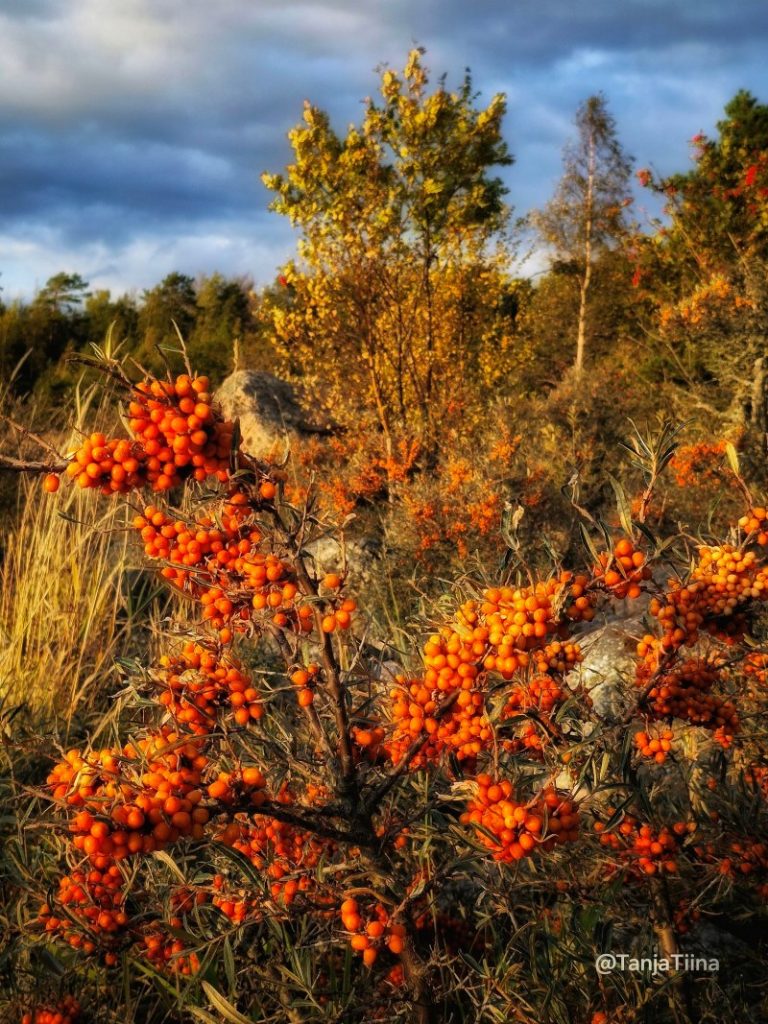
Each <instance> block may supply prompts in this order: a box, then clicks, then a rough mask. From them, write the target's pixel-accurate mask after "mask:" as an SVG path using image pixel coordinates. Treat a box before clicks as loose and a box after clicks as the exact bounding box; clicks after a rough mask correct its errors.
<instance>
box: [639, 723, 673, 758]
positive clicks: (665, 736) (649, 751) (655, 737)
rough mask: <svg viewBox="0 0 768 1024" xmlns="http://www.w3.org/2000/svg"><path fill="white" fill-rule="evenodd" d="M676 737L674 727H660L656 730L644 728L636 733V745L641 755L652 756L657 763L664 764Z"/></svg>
mask: <svg viewBox="0 0 768 1024" xmlns="http://www.w3.org/2000/svg"><path fill="white" fill-rule="evenodd" d="M674 738H675V734H674V732H673V730H672V729H659V730H657V731H656V732H647V731H645V730H642V731H640V732H636V733H635V746H636V747H637V749H638V751H639V752H640V755H641V757H648V758H652V759H653V760H654V761H655V762H656V764H664V762H665V761H666V760H667V755H668V754H669V752H670V751H671V750H672V741H673V740H674Z"/></svg>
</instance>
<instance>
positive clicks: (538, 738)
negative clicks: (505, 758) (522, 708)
mask: <svg viewBox="0 0 768 1024" xmlns="http://www.w3.org/2000/svg"><path fill="white" fill-rule="evenodd" d="M548 743H549V736H548V735H547V733H546V731H545V730H543V729H542V727H541V726H539V725H537V724H536V723H535V722H524V723H523V724H522V725H519V726H518V727H517V728H516V730H515V735H514V736H511V737H505V738H504V739H503V740H502V741H501V746H502V747H503V749H504V750H506V751H507V753H509V754H525V755H526V758H527V759H528V760H532V761H543V760H544V747H545V746H546V745H547V744H548Z"/></svg>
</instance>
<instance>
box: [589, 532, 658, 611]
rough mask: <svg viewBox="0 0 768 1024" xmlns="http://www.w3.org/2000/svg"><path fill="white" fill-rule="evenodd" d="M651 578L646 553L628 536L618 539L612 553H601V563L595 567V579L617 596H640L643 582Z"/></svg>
mask: <svg viewBox="0 0 768 1024" xmlns="http://www.w3.org/2000/svg"><path fill="white" fill-rule="evenodd" d="M650 578H651V570H650V568H649V567H648V566H647V565H646V564H645V555H644V554H643V552H642V551H638V550H637V548H636V547H635V545H634V544H633V543H632V541H631V540H629V538H627V537H624V538H622V540H620V541H618V543H617V544H616V545H615V546H614V548H613V553H612V554H608V553H607V552H606V553H603V554H602V555H600V564H599V565H598V566H597V567H596V568H595V581H596V582H598V583H600V584H601V585H602V586H603V587H604V588H605V589H606V590H607V591H608V592H609V593H610V594H611V595H612V596H613V597H616V598H622V599H623V598H625V597H628V598H635V597H639V596H640V594H641V593H642V584H643V583H644V582H645V581H646V580H649V579H650Z"/></svg>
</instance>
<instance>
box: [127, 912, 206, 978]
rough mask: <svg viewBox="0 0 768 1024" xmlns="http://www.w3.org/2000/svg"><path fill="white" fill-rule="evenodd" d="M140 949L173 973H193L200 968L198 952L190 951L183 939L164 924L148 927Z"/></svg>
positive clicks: (157, 964) (156, 965) (146, 955)
mask: <svg viewBox="0 0 768 1024" xmlns="http://www.w3.org/2000/svg"><path fill="white" fill-rule="evenodd" d="M139 945H140V949H141V952H142V953H143V954H144V956H145V957H146V959H147V960H148V961H149V962H150V963H151V964H152V965H153V966H154V967H156V968H159V969H160V970H167V971H170V972H171V973H173V974H184V975H192V974H197V972H198V971H199V970H200V959H199V957H198V956H197V953H194V952H188V950H187V947H186V946H185V945H184V943H183V942H182V940H181V939H179V938H176V937H174V935H173V934H172V932H171V931H170V930H169V929H167V928H166V927H165V926H164V925H162V924H157V925H155V926H154V927H152V928H150V929H148V930H147V931H146V932H145V933H144V934H143V935H142V936H141V939H140V943H139Z"/></svg>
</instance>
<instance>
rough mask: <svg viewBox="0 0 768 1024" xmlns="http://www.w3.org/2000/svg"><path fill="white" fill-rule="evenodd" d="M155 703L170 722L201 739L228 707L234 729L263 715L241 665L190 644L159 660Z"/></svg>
mask: <svg viewBox="0 0 768 1024" xmlns="http://www.w3.org/2000/svg"><path fill="white" fill-rule="evenodd" d="M157 675H158V679H157V682H158V685H159V686H160V687H161V691H160V694H159V696H158V700H159V702H160V703H161V704H162V705H163V706H164V707H165V708H166V710H167V711H168V713H169V714H170V716H171V717H172V718H173V720H174V722H175V723H177V724H178V725H179V726H182V727H184V728H186V729H189V730H190V731H191V732H194V733H197V734H198V735H203V734H205V733H208V732H210V731H211V730H212V729H213V728H214V727H215V725H216V719H217V715H218V712H219V710H220V709H221V708H222V707H225V706H229V707H230V708H232V710H233V713H234V719H235V721H236V722H237V724H238V725H241V726H244V725H247V724H248V723H249V722H251V721H258V720H259V719H260V718H261V717H262V715H263V714H264V708H263V705H262V703H261V701H260V699H259V694H258V692H257V691H256V690H255V689H254V687H253V685H252V683H251V680H250V678H249V677H248V676H247V675H245V674H244V672H243V668H242V665H240V663H239V662H238V661H236V660H235V659H234V658H232V657H231V656H229V655H227V656H226V657H224V656H222V655H218V654H216V653H214V652H213V651H211V650H208V649H207V648H206V647H203V646H202V645H201V644H198V643H194V642H192V641H190V642H189V643H186V644H185V645H184V647H183V648H182V650H181V652H180V653H179V654H176V655H163V656H162V657H161V658H160V671H159V673H158V674H157Z"/></svg>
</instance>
